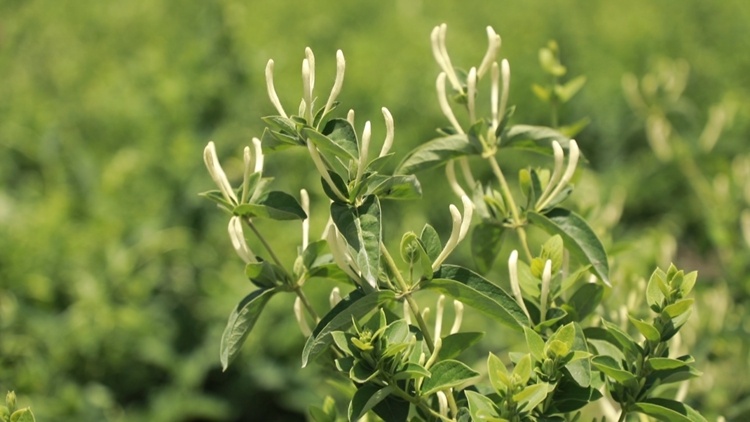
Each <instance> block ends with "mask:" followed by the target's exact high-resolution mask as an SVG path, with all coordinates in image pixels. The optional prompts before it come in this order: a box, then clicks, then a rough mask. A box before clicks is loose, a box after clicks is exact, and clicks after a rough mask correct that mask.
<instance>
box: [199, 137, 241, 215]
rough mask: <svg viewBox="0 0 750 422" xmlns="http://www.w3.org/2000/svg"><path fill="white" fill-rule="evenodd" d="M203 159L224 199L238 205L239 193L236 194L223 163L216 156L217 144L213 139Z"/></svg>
mask: <svg viewBox="0 0 750 422" xmlns="http://www.w3.org/2000/svg"><path fill="white" fill-rule="evenodd" d="M203 161H204V162H205V163H206V168H207V169H208V173H209V174H210V175H211V178H212V179H213V180H214V183H216V185H217V186H218V187H219V190H220V191H221V194H222V195H223V196H224V199H226V200H227V202H229V203H230V204H232V205H237V203H238V201H237V195H235V193H234V190H233V189H232V186H231V185H230V184H229V180H228V179H227V175H226V173H224V169H222V168H221V163H219V159H218V158H217V157H216V146H215V145H214V143H213V141H211V142H209V143H208V145H206V148H205V149H204V150H203Z"/></svg>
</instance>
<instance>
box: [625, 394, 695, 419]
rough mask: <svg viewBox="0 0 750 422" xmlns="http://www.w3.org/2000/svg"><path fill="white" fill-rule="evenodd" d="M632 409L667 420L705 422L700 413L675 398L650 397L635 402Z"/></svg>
mask: <svg viewBox="0 0 750 422" xmlns="http://www.w3.org/2000/svg"><path fill="white" fill-rule="evenodd" d="M633 410H636V411H639V412H642V413H645V414H646V415H649V416H652V417H654V418H656V419H659V420H663V421H669V422H706V418H704V417H703V416H702V415H701V414H700V413H698V412H697V411H696V410H695V409H693V408H692V407H690V406H688V405H686V404H685V403H682V402H678V401H676V400H669V399H660V398H650V399H645V400H643V401H640V402H638V403H636V404H635V405H634V406H633Z"/></svg>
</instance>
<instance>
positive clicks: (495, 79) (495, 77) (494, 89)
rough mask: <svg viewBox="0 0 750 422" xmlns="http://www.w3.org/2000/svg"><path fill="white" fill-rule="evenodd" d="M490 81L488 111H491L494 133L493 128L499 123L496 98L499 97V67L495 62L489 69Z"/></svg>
mask: <svg viewBox="0 0 750 422" xmlns="http://www.w3.org/2000/svg"><path fill="white" fill-rule="evenodd" d="M490 81H491V82H492V86H491V88H490V112H491V113H492V128H490V130H491V133H495V130H496V129H497V127H498V126H499V125H500V117H502V116H499V115H498V99H499V98H500V67H499V66H498V65H497V63H492V70H491V71H490Z"/></svg>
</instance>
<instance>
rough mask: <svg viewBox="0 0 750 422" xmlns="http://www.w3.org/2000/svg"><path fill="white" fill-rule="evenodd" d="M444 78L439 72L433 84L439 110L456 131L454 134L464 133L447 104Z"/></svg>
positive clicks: (443, 74)
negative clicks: (435, 89)
mask: <svg viewBox="0 0 750 422" xmlns="http://www.w3.org/2000/svg"><path fill="white" fill-rule="evenodd" d="M445 78H446V74H445V72H441V73H440V74H439V75H438V77H437V81H436V83H435V86H436V88H437V94H438V102H439V103H440V109H441V110H442V111H443V114H444V115H445V117H447V118H448V121H449V122H450V123H451V125H453V128H455V129H456V132H458V133H464V130H463V129H461V125H460V124H459V123H458V120H456V115H455V114H453V109H451V106H450V103H449V102H448V95H447V94H446V92H445Z"/></svg>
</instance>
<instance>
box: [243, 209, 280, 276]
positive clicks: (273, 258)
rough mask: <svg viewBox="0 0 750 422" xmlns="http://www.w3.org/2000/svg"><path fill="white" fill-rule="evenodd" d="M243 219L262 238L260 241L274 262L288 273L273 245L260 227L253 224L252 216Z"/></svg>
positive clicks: (259, 238)
mask: <svg viewBox="0 0 750 422" xmlns="http://www.w3.org/2000/svg"><path fill="white" fill-rule="evenodd" d="M243 221H245V224H247V226H248V227H250V230H252V231H253V233H255V236H256V237H257V238H258V240H260V243H262V244H263V247H264V248H265V249H266V251H267V252H268V255H270V256H271V259H272V260H273V262H274V263H275V264H276V265H278V266H279V267H280V268H281V269H282V270H284V272H285V273H286V268H284V265H282V264H281V260H279V257H278V256H276V254H275V253H274V251H273V249H272V248H271V245H270V244H268V242H267V241H266V238H264V237H263V235H262V234H260V232H259V231H258V229H257V228H256V227H255V224H253V220H251V219H250V217H245V218H244V219H243ZM286 275H289V274H286Z"/></svg>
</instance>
